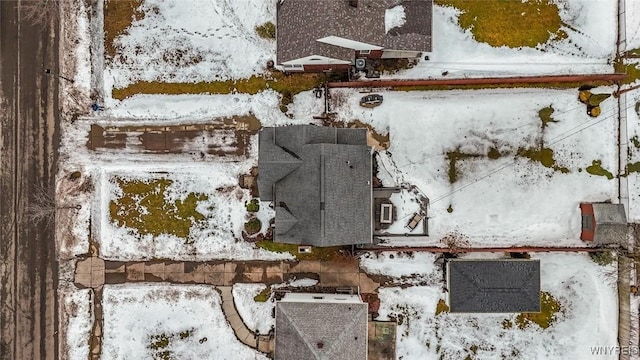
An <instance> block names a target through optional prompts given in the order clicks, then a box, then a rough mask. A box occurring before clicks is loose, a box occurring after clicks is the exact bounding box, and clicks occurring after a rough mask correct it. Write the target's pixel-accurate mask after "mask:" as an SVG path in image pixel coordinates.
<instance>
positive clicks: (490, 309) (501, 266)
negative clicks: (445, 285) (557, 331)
mask: <svg viewBox="0 0 640 360" xmlns="http://www.w3.org/2000/svg"><path fill="white" fill-rule="evenodd" d="M447 271H448V273H447V275H448V278H449V307H450V310H451V312H463V313H474V312H475V313H509V312H539V311H540V261H538V260H451V261H449V262H448V266H447Z"/></svg>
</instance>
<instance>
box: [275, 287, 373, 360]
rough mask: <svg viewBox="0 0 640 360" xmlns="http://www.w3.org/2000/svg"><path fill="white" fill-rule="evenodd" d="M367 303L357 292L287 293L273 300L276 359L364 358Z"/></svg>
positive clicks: (356, 359) (347, 359) (341, 359)
mask: <svg viewBox="0 0 640 360" xmlns="http://www.w3.org/2000/svg"><path fill="white" fill-rule="evenodd" d="M368 316H369V314H368V305H367V303H365V302H362V300H361V299H360V297H359V296H358V295H341V294H309V293H305V294H303V293H289V294H286V295H285V296H284V298H283V299H282V300H280V301H278V302H277V303H276V327H275V359H276V360H296V359H300V360H303V359H304V360H313V359H327V360H330V359H336V360H366V359H367V320H368Z"/></svg>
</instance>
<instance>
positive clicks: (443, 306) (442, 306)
mask: <svg viewBox="0 0 640 360" xmlns="http://www.w3.org/2000/svg"><path fill="white" fill-rule="evenodd" d="M443 312H449V305H447V302H446V301H444V299H440V300H438V303H437V304H436V316H438V315H439V314H440V313H443Z"/></svg>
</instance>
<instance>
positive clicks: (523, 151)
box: [518, 147, 569, 174]
mask: <svg viewBox="0 0 640 360" xmlns="http://www.w3.org/2000/svg"><path fill="white" fill-rule="evenodd" d="M518 156H521V157H525V158H528V159H529V160H531V161H534V162H539V163H540V164H542V166H544V167H547V168H549V169H553V170H555V171H560V172H561V173H563V174H567V173H569V169H568V168H566V167H564V166H558V165H556V160H555V159H554V157H553V150H552V149H549V148H545V147H539V148H520V149H518Z"/></svg>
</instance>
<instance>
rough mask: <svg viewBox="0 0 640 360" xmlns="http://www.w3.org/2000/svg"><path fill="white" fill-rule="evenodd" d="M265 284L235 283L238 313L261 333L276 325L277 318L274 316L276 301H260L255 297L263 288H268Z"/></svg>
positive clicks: (235, 300)
mask: <svg viewBox="0 0 640 360" xmlns="http://www.w3.org/2000/svg"><path fill="white" fill-rule="evenodd" d="M266 288H267V286H266V285H264V284H244V283H238V284H233V289H232V293H233V302H234V304H235V306H236V309H237V310H238V315H240V318H241V319H242V321H243V322H244V324H245V325H247V327H248V328H249V329H250V330H251V331H254V332H258V333H260V334H268V333H269V331H270V330H271V328H272V327H274V326H275V319H274V318H273V316H272V313H273V309H274V307H275V302H273V301H271V300H267V301H265V302H258V301H255V300H253V298H254V297H255V296H256V295H258V294H259V293H260V292H261V291H262V290H264V289H266Z"/></svg>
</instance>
